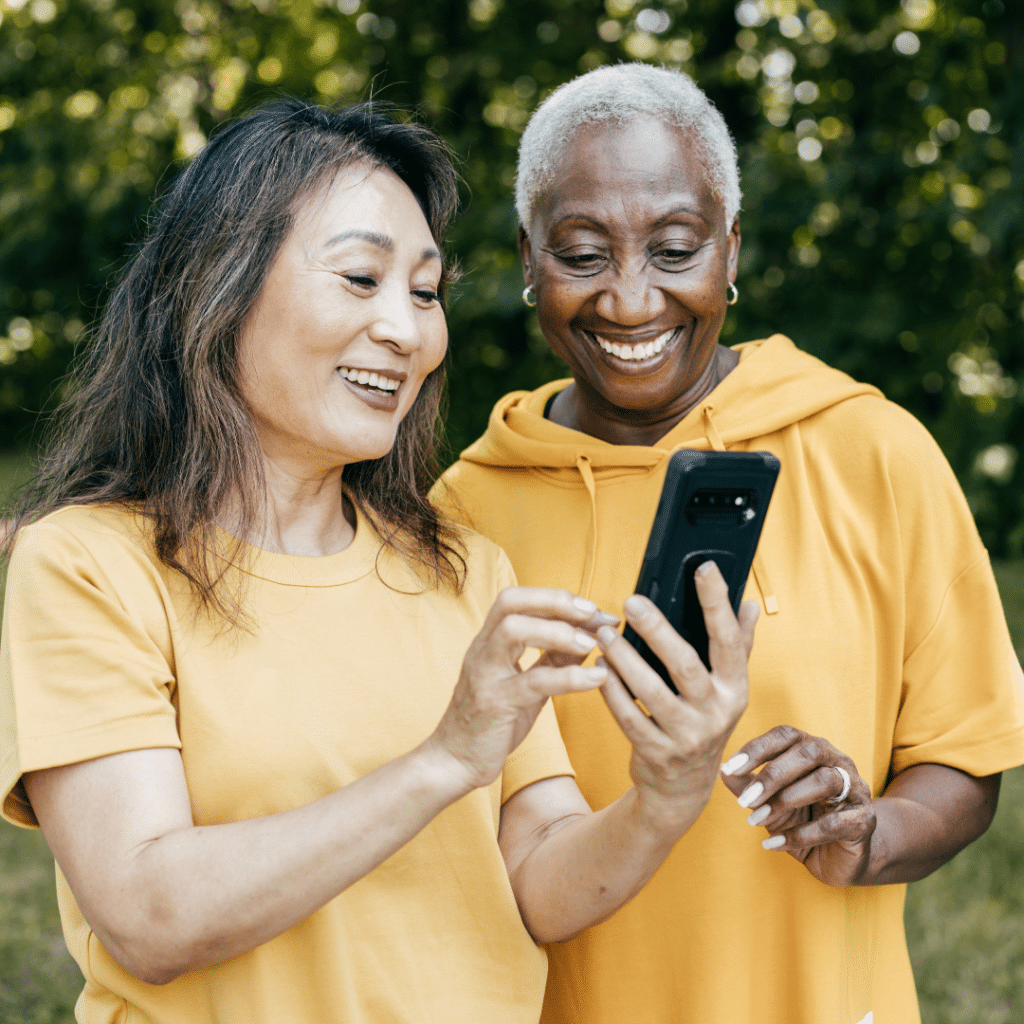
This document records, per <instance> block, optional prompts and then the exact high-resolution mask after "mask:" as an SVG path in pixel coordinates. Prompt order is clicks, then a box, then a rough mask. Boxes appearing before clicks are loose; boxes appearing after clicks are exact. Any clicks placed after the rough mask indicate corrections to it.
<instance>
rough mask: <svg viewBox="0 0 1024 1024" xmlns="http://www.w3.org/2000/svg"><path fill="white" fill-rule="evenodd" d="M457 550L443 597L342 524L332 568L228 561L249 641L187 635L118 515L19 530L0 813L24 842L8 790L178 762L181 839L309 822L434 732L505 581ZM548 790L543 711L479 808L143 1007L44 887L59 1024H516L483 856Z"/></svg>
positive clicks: (523, 1007) (208, 633)
mask: <svg viewBox="0 0 1024 1024" xmlns="http://www.w3.org/2000/svg"><path fill="white" fill-rule="evenodd" d="M467 543H468V545H469V558H468V563H469V579H468V583H467V585H466V588H465V590H464V591H463V593H462V594H461V596H459V597H455V596H452V595H451V594H444V593H438V592H436V591H432V590H431V591H427V592H423V590H424V588H423V586H422V584H421V583H420V581H419V580H417V578H416V576H415V575H414V574H413V573H412V572H411V570H409V569H408V568H407V567H406V566H404V565H403V564H402V563H401V562H400V561H399V560H398V559H397V558H396V557H394V556H393V555H391V554H389V553H388V552H387V551H381V547H380V543H379V541H378V540H377V538H376V536H375V535H374V533H373V531H372V529H371V528H370V527H369V525H368V524H367V522H366V521H365V520H364V519H362V518H361V517H360V519H359V521H358V523H357V530H356V537H355V540H354V542H353V543H352V545H351V546H350V547H349V548H347V549H346V550H345V551H343V552H340V553H339V554H336V555H332V556H328V557H325V558H291V557H287V556H283V555H277V554H271V553H268V552H258V551H253V550H250V552H249V554H250V556H251V560H250V562H249V563H248V573H247V574H246V575H245V577H244V582H245V585H246V587H247V590H246V601H245V604H246V607H247V608H248V609H250V610H251V611H252V613H253V615H254V616H255V619H256V623H257V627H256V631H255V635H251V634H246V633H242V632H240V631H238V630H233V631H230V630H224V629H223V628H222V625H220V624H213V623H210V622H209V621H208V620H206V619H204V618H203V617H202V616H200V617H198V618H197V617H196V615H195V608H194V604H193V601H192V599H191V595H190V594H189V591H188V588H187V585H186V584H185V583H184V581H183V579H182V578H181V577H180V576H178V575H176V574H174V573H173V572H170V571H169V570H167V569H166V568H165V567H163V566H162V565H160V564H159V563H158V562H157V561H156V559H155V556H154V554H153V551H152V548H151V546H150V544H149V542H148V540H147V539H146V534H145V530H144V527H143V525H142V523H141V522H140V521H139V520H137V519H135V518H133V517H131V516H129V515H128V514H126V513H124V512H122V511H119V510H116V509H112V508H104V507H93V508H72V509H68V510H64V511H61V512H58V513H56V514H54V515H52V516H50V517H48V518H47V519H46V520H44V521H43V522H41V523H40V524H37V525H35V526H32V527H29V528H27V529H26V530H24V531H23V533H22V534H21V536H20V537H19V540H18V544H17V548H16V550H15V553H14V556H13V559H12V562H11V565H10V570H9V574H8V582H7V597H6V606H5V618H4V625H3V641H2V648H3V657H2V675H0V721H2V734H0V793H2V794H3V795H4V804H3V811H4V815H5V816H6V817H7V818H8V819H10V820H11V821H14V822H16V823H22V824H32V823H33V822H34V817H33V815H32V810H31V807H30V806H29V804H28V803H27V801H26V798H25V793H24V789H23V787H22V786H21V785H20V783H19V778H20V776H21V774H22V772H25V771H29V770H32V769H38V768H46V767H51V766H54V765H60V764H66V763H73V762H76V761H79V760H83V759H88V758H94V757H100V756H103V755H106V754H112V753H115V752H119V751H124V750H129V749H136V748H142V747H154V746H163V747H180V749H181V752H182V758H183V760H184V765H185V773H186V776H187V781H188V787H189V793H190V796H191V799H192V808H193V813H194V818H195V821H196V823H197V824H200V825H207V824H215V823H220V822H228V821H236V820H240V819H246V818H251V817H256V816H259V815H265V814H273V813H275V812H278V811H283V810H286V809H290V808H293V807H297V806H300V805H303V804H306V803H309V802H311V801H313V800H316V799H317V798H319V797H322V796H324V795H326V794H328V793H330V792H332V791H334V790H336V789H338V788H339V787H341V786H344V785H346V784H348V783H350V782H352V781H353V780H355V779H358V778H359V777H361V776H362V775H364V774H365V773H367V772H369V771H371V770H373V769H374V768H376V767H378V766H379V765H381V764H383V763H384V762H386V761H389V760H391V759H393V758H395V757H397V756H398V755H400V754H403V753H405V752H407V751H408V750H410V749H412V748H413V747H414V746H416V745H417V744H418V743H420V742H421V741H422V740H423V739H424V738H425V737H426V736H427V735H428V734H429V733H430V731H431V730H432V729H433V727H434V725H435V724H436V723H437V721H438V720H439V719H440V717H441V714H442V712H443V711H444V708H445V707H446V705H447V703H448V700H449V697H450V695H451V691H452V687H453V685H454V683H455V680H456V678H457V675H458V671H459V667H460V665H461V661H462V657H463V654H464V653H465V650H466V648H467V646H468V644H469V642H470V640H471V638H472V637H473V636H474V635H475V634H476V632H477V631H478V630H479V627H480V625H481V623H482V620H483V618H484V616H485V615H486V613H487V611H488V610H489V608H490V606H491V604H492V603H493V600H494V598H495V596H496V594H497V592H498V590H499V589H501V588H502V587H504V586H507V585H509V584H511V583H512V582H513V575H512V571H511V569H510V567H509V564H508V560H507V559H506V558H505V556H504V555H503V554H502V553H501V552H500V551H499V550H498V549H497V548H496V547H495V546H494V545H493V544H491V543H489V542H487V541H485V540H483V538H481V537H477V536H473V535H471V536H468V537H467ZM378 569H379V570H380V573H381V575H382V576H383V577H384V579H385V580H386V581H387V582H388V583H389V584H391V586H392V587H393V588H395V589H388V587H386V586H385V585H384V584H383V583H382V582H381V579H380V578H379V577H378V572H377V570H378ZM403 591H405V592H404V593H403ZM564 774H571V767H570V766H569V763H568V760H567V758H566V755H565V750H564V747H563V746H562V743H561V740H560V738H559V736H558V730H557V725H556V723H555V718H554V714H553V712H552V711H551V710H550V708H548V709H546V710H545V712H544V713H543V714H542V716H541V718H540V720H539V721H538V724H537V725H536V726H535V727H534V729H533V731H532V732H531V733H530V735H529V736H528V737H527V739H526V740H525V741H524V742H523V744H522V745H521V746H520V747H519V748H518V749H517V750H516V751H515V752H514V753H513V755H512V756H511V757H510V759H509V761H508V762H507V764H506V767H505V771H504V773H503V776H502V778H501V779H500V780H499V781H498V782H496V783H495V784H494V785H493V786H491V787H490V788H489V789H484V790H478V791H476V792H474V793H472V794H470V795H469V796H467V797H465V798H464V799H462V800H460V801H458V802H457V803H456V804H454V805H453V806H451V807H449V808H448V809H446V810H445V811H444V812H443V813H442V814H441V815H439V816H438V817H437V818H436V819H435V820H434V821H433V822H432V823H431V824H430V825H428V826H427V828H426V829H424V830H423V832H422V833H420V835H418V836H417V837H416V838H414V839H413V840H412V841H411V842H410V843H408V844H407V845H406V846H405V847H403V848H402V849H401V850H399V851H398V852H397V853H395V854H394V855H393V856H391V857H390V858H389V859H388V860H387V861H386V862H385V863H384V864H382V865H381V866H380V867H378V868H377V869H375V870H374V871H372V872H371V873H370V874H369V875H367V876H366V877H365V878H363V879H362V880H360V881H359V882H358V883H356V884H355V885H353V886H352V887H351V888H349V889H348V890H346V891H345V892H344V893H342V894H341V895H340V896H338V897H337V898H336V899H334V900H333V901H332V902H330V903H329V904H327V906H325V907H324V908H322V909H321V910H320V911H318V912H317V913H315V914H313V915H312V916H311V917H309V918H308V919H307V920H305V921H304V922H302V923H301V924H299V925H297V926H296V927H294V928H292V929H290V930H289V931H288V932H286V933H284V934H283V935H281V936H279V937H277V938H275V939H273V940H271V941H270V942H267V943H266V944H264V945H262V946H260V947H258V948H257V949H255V950H253V951H251V952H250V953H247V954H245V955H243V956H239V957H236V958H235V959H233V960H230V961H228V962H227V963H224V964H221V965H219V966H216V967H212V968H209V969H205V970H201V971H196V972H194V973H191V974H188V975H186V976H184V977H182V978H180V979H178V980H176V981H174V982H172V983H171V984H169V985H166V986H163V987H158V986H151V985H146V984H143V983H142V982H140V981H138V980H136V979H135V978H133V977H132V976H130V975H129V974H128V973H126V972H125V971H124V970H122V969H121V968H120V967H119V966H118V965H117V964H116V963H115V962H114V960H113V959H112V958H111V957H110V956H109V955H108V954H107V953H106V951H105V950H104V949H103V948H102V947H101V946H100V944H99V942H98V940H97V939H96V937H95V935H94V934H93V933H92V932H91V931H90V929H89V927H88V925H87V924H86V922H85V921H84V920H83V918H82V915H81V913H80V911H79V909H78V907H77V906H76V904H75V901H74V899H73V897H72V895H71V893H70V891H69V889H68V886H67V883H66V882H65V880H64V879H63V878H62V877H61V876H60V873H59V872H58V891H59V898H60V908H61V917H62V921H63V924H64V930H65V936H66V938H67V942H68V946H69V948H70V949H71V952H72V954H73V955H74V957H75V959H76V960H77V961H78V964H79V966H80V967H81V969H82V972H83V974H84V975H85V978H86V987H85V991H84V993H83V995H82V997H81V999H80V1000H79V1004H78V1008H77V1016H78V1020H79V1021H80V1022H82V1024H113V1022H115V1021H117V1022H121V1021H125V1020H131V1021H148V1022H153V1024H183V1022H186V1021H187V1022H188V1024H214V1022H216V1024H254V1022H267V1024H271V1022H282V1024H283V1022H288V1024H324V1022H327V1021H330V1022H342V1024H401V1022H408V1024H428V1022H429V1024H451V1022H453V1021H473V1022H493V1024H509V1022H521V1024H536V1022H537V1018H538V1016H539V1013H540V1003H541V999H542V995H543V988H544V978H545V972H546V963H545V956H544V952H543V950H541V949H540V948H538V947H537V946H536V945H535V944H534V943H533V941H532V940H531V939H530V937H529V935H528V934H527V932H526V930H525V928H524V927H523V924H522V921H521V919H520V916H519V912H518V910H517V907H516V904H515V900H514V898H513V895H512V891H511V888H510V886H509V883H508V877H507V874H506V871H505V867H504V864H503V862H502V859H501V856H500V853H499V851H498V847H497V842H496V834H497V824H498V815H499V805H500V802H501V800H502V798H508V797H509V796H511V795H512V793H514V792H515V791H517V790H518V789H520V788H522V787H523V786H526V785H528V784H530V783H532V782H534V781H536V780H538V779H541V778H545V777H550V776H554V775H564Z"/></svg>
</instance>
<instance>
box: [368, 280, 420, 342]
mask: <svg viewBox="0 0 1024 1024" xmlns="http://www.w3.org/2000/svg"><path fill="white" fill-rule="evenodd" d="M374 314H375V315H374V318H373V321H372V322H371V324H370V326H369V330H368V333H369V336H370V339H371V340H372V341H377V342H380V343H381V344H384V345H390V346H391V347H392V348H394V349H395V350H397V351H398V352H404V353H409V352H414V351H416V349H418V348H419V347H420V346H421V345H422V344H423V331H422V328H421V324H420V311H419V310H418V309H417V308H416V306H415V304H414V303H413V299H412V296H411V295H410V294H409V291H408V289H407V288H401V287H393V288H382V289H381V291H380V292H379V293H378V295H377V296H376V308H375V310H374Z"/></svg>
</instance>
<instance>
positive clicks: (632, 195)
mask: <svg viewBox="0 0 1024 1024" xmlns="http://www.w3.org/2000/svg"><path fill="white" fill-rule="evenodd" d="M739 247H740V232H739V223H738V222H737V223H736V224H734V225H731V226H729V228H728V229H727V226H726V224H725V219H724V212H723V209H722V202H721V200H720V199H717V198H716V197H715V196H714V194H713V193H712V192H711V190H710V188H709V186H708V184H707V180H706V174H705V172H704V167H703V164H702V163H701V158H700V156H699V154H698V153H697V151H696V149H695V147H694V146H693V145H692V144H691V143H690V141H689V139H688V137H687V135H686V133H685V132H682V131H680V130H678V129H676V128H672V127H667V126H664V125H663V124H661V123H660V122H659V121H657V120H655V119H653V118H639V119H637V120H634V121H633V122H631V123H630V124H628V125H626V126H623V127H619V126H616V125H614V124H597V125H586V126H584V127H583V128H581V129H580V130H579V131H578V132H577V133H576V134H575V135H574V136H573V139H572V143H571V145H570V146H569V147H567V150H566V155H565V157H564V158H563V159H562V161H561V163H560V164H559V165H558V169H557V171H556V173H555V176H554V178H553V180H552V182H551V184H550V185H549V186H548V188H547V189H546V190H545V193H544V194H543V195H542V196H541V197H540V200H539V201H538V203H537V205H536V207H535V213H534V216H533V220H532V222H531V223H530V224H529V225H528V226H527V228H526V231H525V233H524V234H522V235H521V237H520V250H521V252H522V256H523V268H524V274H525V276H526V281H527V283H528V284H531V285H532V286H533V289H534V292H535V293H536V296H537V315H538V318H539V320H540V326H541V329H542V330H543V332H544V335H545V337H546V338H547V340H548V342H549V344H550V345H551V347H552V348H553V349H554V351H555V352H557V353H558V355H560V356H561V357H562V358H563V359H564V360H565V361H566V362H567V363H568V364H569V366H570V367H571V369H572V373H573V377H574V378H575V382H576V388H575V389H574V393H572V396H571V401H572V402H573V403H574V406H575V409H574V411H575V415H572V416H569V417H566V418H565V420H564V421H570V422H569V425H573V426H577V427H578V428H579V429H584V430H586V431H587V432H588V433H591V434H594V435H596V436H599V437H601V436H603V437H605V438H606V439H608V440H617V441H618V440H621V437H620V434H621V428H625V429H626V430H630V429H639V430H640V431H641V432H644V436H645V437H649V438H650V439H649V440H644V441H639V440H637V441H636V442H634V443H652V441H653V440H654V439H656V438H657V437H658V436H661V435H662V434H664V433H666V432H667V431H668V430H670V429H671V428H672V427H673V426H674V425H675V424H676V423H678V422H679V420H681V419H682V418H683V416H684V415H685V414H686V413H687V412H688V411H689V410H690V409H691V408H692V407H693V406H694V405H695V404H696V403H697V402H698V401H700V399H701V398H703V397H704V395H705V394H707V393H708V391H710V390H711V388H713V387H714V385H715V383H717V381H718V379H720V376H719V373H720V368H719V366H718V359H717V358H716V352H717V351H718V349H717V343H718V335H719V332H720V331H721V328H722V323H723V321H724V319H725V310H726V292H727V287H728V284H729V282H730V281H732V280H734V278H735V276H736V260H737V256H738V254H739ZM563 394H565V393H563ZM557 418H559V417H558V416H556V419H557Z"/></svg>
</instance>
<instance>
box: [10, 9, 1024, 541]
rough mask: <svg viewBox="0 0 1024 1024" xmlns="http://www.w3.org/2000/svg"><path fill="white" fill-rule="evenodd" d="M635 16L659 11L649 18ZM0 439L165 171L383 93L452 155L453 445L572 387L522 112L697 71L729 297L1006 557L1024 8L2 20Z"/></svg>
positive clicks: (1019, 365) (21, 16)
mask: <svg viewBox="0 0 1024 1024" xmlns="http://www.w3.org/2000/svg"><path fill="white" fill-rule="evenodd" d="M646 2H649V3H650V4H651V6H649V7H647V6H644V3H646ZM0 12H2V21H0V147H2V148H0V332H2V336H0V431H2V435H0V436H2V437H3V438H5V439H7V440H8V441H9V442H12V443H13V442H14V440H15V439H17V438H20V439H24V438H25V437H26V436H27V432H28V431H29V430H30V429H31V427H30V424H31V423H32V422H33V421H34V419H35V414H36V411H37V410H41V409H45V408H48V407H49V406H50V405H51V404H52V402H53V399H54V396H55V394H56V393H57V391H58V389H59V386H58V385H57V384H56V382H57V381H59V379H60V377H61V376H62V374H63V373H64V371H65V369H66V367H67V365H68V363H69V361H70V360H71V358H72V357H73V354H74V351H75V345H76V342H77V343H81V339H83V338H84V337H85V336H86V333H87V332H86V331H85V330H84V328H85V327H86V326H87V325H88V324H89V322H90V321H91V320H92V319H93V318H94V316H95V313H96V310H97V308H98V306H99V304H100V303H101V302H102V299H103V295H104V292H105V289H106V287H107V286H108V283H109V280H110V277H111V275H112V273H113V271H114V270H115V269H116V267H117V266H118V265H119V264H120V263H121V262H122V261H123V259H124V258H125V254H126V252H127V251H128V246H129V245H130V243H131V242H132V241H133V240H136V239H138V237H139V235H140V233H141V231H142V230H143V227H144V223H145V217H146V211H147V209H148V207H149V205H150V202H151V200H152V198H153V197H154V195H156V194H157V193H158V192H159V190H160V187H161V184H162V183H166V181H167V180H168V178H169V176H170V175H172V174H173V173H174V169H175V166H178V165H180V163H181V162H182V161H185V160H187V159H188V157H189V156H190V155H192V154H193V153H194V152H195V151H196V150H197V149H198V148H199V147H200V146H201V145H202V144H203V142H204V141H205V139H206V137H207V136H208V134H209V133H210V131H211V130H212V129H213V128H214V127H215V125H216V124H217V122H219V121H221V120H223V119H224V118H227V117H229V116H231V115H234V114H238V113H240V112H242V111H244V110H245V109H247V108H249V107H250V106H252V105H253V104H254V103H257V102H259V101H261V100H264V99H267V98H270V97H272V96H274V95H276V94H278V93H279V92H288V93H295V94H298V95H303V96H309V97H312V98H313V99H316V100H318V101H321V102H344V101H346V100H352V99H358V98H365V97H367V96H369V95H371V94H372V95H374V96H376V97H379V98H383V99H386V100H389V101H392V102H395V103H398V104H400V105H402V106H404V107H407V108H410V109H415V110H417V111H418V112H419V113H420V114H421V115H422V116H423V117H424V118H425V119H426V120H427V121H428V122H429V123H431V124H432V125H433V126H434V127H436V128H437V129H438V130H439V131H440V132H441V133H442V134H443V135H444V136H445V137H446V138H447V139H448V141H449V142H450V143H451V144H452V146H453V147H454V149H455V150H456V152H457V153H459V154H460V156H461V157H462V159H463V161H464V163H463V167H462V172H463V176H464V179H465V185H466V187H465V198H466V200H467V204H466V206H465V209H464V212H463V213H462V215H461V217H460V219H459V222H458V224H457V226H456V229H455V232H454V236H453V243H452V246H453V250H454V251H455V253H456V254H457V255H458V257H459V258H460V260H461V262H462V265H463V267H464V270H465V277H464V279H463V283H462V284H461V285H460V287H459V290H458V292H457V295H456V299H455V302H454V305H453V308H452V310H451V315H450V323H451V336H452V355H451V359H452V403H451V406H452V407H451V417H450V435H451V438H452V443H453V445H454V446H455V447H456V448H457V447H459V446H461V445H463V444H465V443H468V442H469V441H470V440H471V439H472V438H473V436H474V435H475V434H476V433H478V432H479V431H480V430H481V429H482V427H483V425H484V423H485V421H486V416H487V413H488V411H489V408H490V406H491V404H492V403H493V401H494V400H495V399H496V398H497V397H498V396H499V395H500V394H502V393H503V392H505V391H507V390H509V389H511V388H516V387H532V386H535V385H536V384H538V383H540V382H542V381H544V380H546V379H550V378H551V377H552V376H553V375H556V374H561V373H564V367H561V366H560V365H559V364H558V362H557V360H556V359H555V357H554V356H552V355H551V354H550V353H549V352H548V350H547V347H546V345H545V344H544V341H543V338H542V337H541V336H540V335H539V333H538V331H537V327H536V322H535V320H534V319H533V318H532V316H531V315H530V314H528V312H527V310H526V309H525V308H524V307H523V306H522V304H521V303H520V300H519V295H520V292H521V290H522V281H521V275H520V271H519V266H518V258H517V256H516V252H515V231H516V220H515V214H514V211H513V207H512V201H511V191H512V184H513V180H514V171H515V150H516V145H517V142H518V137H519V133H520V132H521V130H522V128H523V126H524V124H525V123H526V120H527V118H528V116H529V113H530V111H531V110H532V109H533V108H534V107H535V105H536V104H537V102H538V101H539V100H540V99H542V98H543V97H544V96H545V95H546V94H547V93H548V92H549V91H550V90H551V89H552V88H554V87H555V86H557V85H558V84H560V83H561V82H563V81H565V80H567V79H568V78H571V77H572V76H574V75H576V74H578V73H579V72H581V71H586V70H589V69H591V68H594V67H597V66H599V65H601V64H604V63H609V62H616V61H620V60H646V61H651V62H654V63H660V64H665V65H668V66H673V67H680V68H682V69H683V70H685V71H687V72H689V73H690V74H692V75H693V76H694V77H695V78H696V79H697V80H698V82H699V83H700V84H701V85H702V86H703V87H704V88H705V89H706V90H707V91H708V92H709V94H710V95H711V96H712V97H713V99H714V100H715V102H716V103H717V104H718V105H719V107H720V108H721V110H722V111H723V113H724V114H725V117H726V120H727V121H728V122H729V124H730V126H731V127H732V129H733V131H734V134H735V135H736V138H737V141H738V144H739V147H740V158H741V168H742V172H743V186H744V191H745V199H744V209H743V214H742V224H743V232H744V245H743V251H742V259H741V272H740V277H739V280H738V285H739V289H740V293H741V300H740V302H739V304H737V305H736V306H735V307H733V309H732V310H731V311H730V315H729V318H728V320H727V322H726V326H725V335H726V339H725V340H727V341H728V342H735V341H739V340H743V339H746V338H752V337H759V336H763V335H765V334H767V333H771V332H773V331H782V332H785V333H788V334H790V335H791V336H792V337H793V338H794V339H795V340H796V341H797V342H798V343H799V344H800V345H801V346H802V347H804V348H806V349H807V350H809V351H811V352H813V353H815V354H817V355H820V356H822V357H823V358H824V359H826V360H827V361H829V362H831V363H833V364H834V365H837V366H839V367H841V368H843V369H845V370H847V371H849V372H850V373H852V374H853V375H855V376H857V377H859V378H861V379H864V380H868V381H870V382H872V383H875V384H877V385H878V386H880V387H881V388H882V389H883V390H884V391H885V393H886V394H887V395H888V396H889V397H891V398H893V399H894V400H895V401H898V402H900V403H901V404H903V405H905V406H906V407H907V408H909V409H910V410H911V411H912V412H914V413H915V414H916V415H918V416H919V417H920V418H921V419H922V420H923V421H924V422H925V423H926V424H927V426H928V427H929V428H930V429H931V430H932V432H933V433H934V434H935V436H936V437H937V438H938V440H939V441H940V443H941V444H942V446H943V448H944V450H945V451H946V453H947V455H948V456H949V458H950V460H951V461H952V463H953V465H954V467H955V469H956V470H957V472H958V473H959V475H960V478H961V480H962V482H963V483H964V485H965V487H966V489H967V491H968V493H969V496H970V498H971V500H972V503H973V506H974V509H975V513H976V516H977V519H978V522H979V525H980V527H981V528H982V532H983V535H984V536H985V539H986V541H987V543H988V544H989V545H990V547H992V548H993V549H994V550H996V551H997V552H999V553H1007V552H1015V553H1016V552H1019V551H1020V550H1021V548H1022V546H1024V495H1022V492H1021V488H1020V486H1019V484H1018V483H1017V481H1018V480H1019V479H1020V478H1021V473H1022V472H1024V467H1022V468H1021V469H1020V470H1018V468H1017V465H1016V460H1017V450H1018V447H1019V446H1020V445H1022V444H1024V407H1022V396H1021V392H1020V386H1019V385H1020V383H1022V382H1024V348H1022V345H1021V336H1022V330H1021V320H1022V318H1024V236H1022V232H1021V227H1020V225H1021V222H1022V209H1021V207H1022V196H1024V187H1022V168H1024V131H1022V128H1024V11H1022V9H1021V7H1020V5H1019V4H1018V3H1016V0H984V2H980V0H977V2H976V0H902V2H896V0H884V2H883V0H846V2H841V0H820V2H818V3H815V2H813V0H740V2H739V3H735V2H734V0H643V2H641V3H633V2H632V0H604V2H598V0H469V2H468V3H467V2H466V0H421V2H419V3H416V4H412V3H406V2H404V0H362V2H360V0H330V2H328V0H177V2H175V3H174V4H173V6H172V5H171V4H170V3H168V2H167V0H130V2H129V0H2V2H0Z"/></svg>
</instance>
